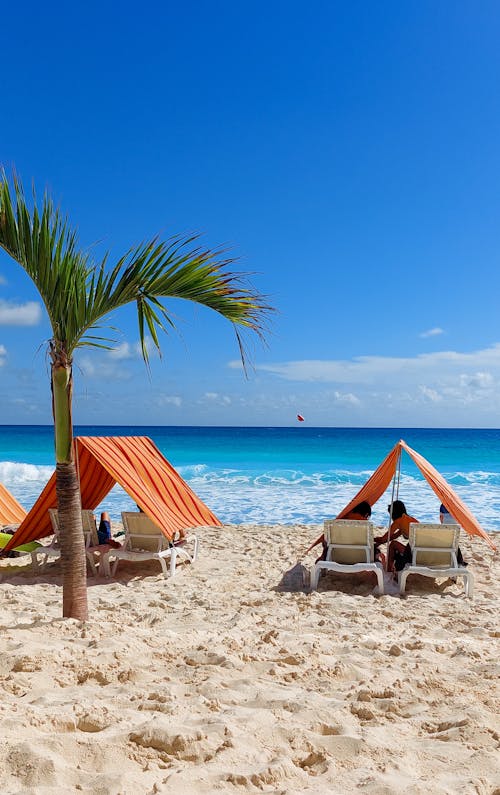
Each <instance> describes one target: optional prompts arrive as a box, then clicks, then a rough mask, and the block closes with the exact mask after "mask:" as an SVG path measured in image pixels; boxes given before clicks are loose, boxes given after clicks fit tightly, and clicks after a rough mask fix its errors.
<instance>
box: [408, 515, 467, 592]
mask: <svg viewBox="0 0 500 795" xmlns="http://www.w3.org/2000/svg"><path fill="white" fill-rule="evenodd" d="M409 536H410V540H409V544H410V547H411V550H412V560H411V563H408V564H407V565H406V566H405V568H404V569H403V570H402V571H400V572H399V576H398V579H399V593H400V594H403V593H404V592H405V587H406V580H407V578H408V577H409V575H410V574H421V575H423V576H424V577H434V578H438V577H444V578H447V577H463V579H464V588H465V595H466V596H468V597H470V598H471V599H472V596H473V593H474V577H473V576H472V572H470V571H468V570H467V569H466V568H465V567H464V566H459V565H458V561H457V551H458V541H459V536H460V526H459V525H457V524H424V523H423V522H419V523H418V524H411V525H410V533H409Z"/></svg>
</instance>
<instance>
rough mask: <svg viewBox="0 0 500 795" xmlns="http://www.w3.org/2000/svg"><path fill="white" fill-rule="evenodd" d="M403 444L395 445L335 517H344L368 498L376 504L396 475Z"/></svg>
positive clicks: (368, 500)
mask: <svg viewBox="0 0 500 795" xmlns="http://www.w3.org/2000/svg"><path fill="white" fill-rule="evenodd" d="M401 444H402V443H401V442H398V443H397V444H396V445H394V447H393V448H392V450H391V452H390V453H389V454H388V455H387V456H386V458H384V460H383V461H382V463H381V464H380V466H378V467H377V469H376V470H375V472H374V473H373V475H371V476H370V477H369V478H368V480H367V481H366V483H365V485H364V486H362V488H360V490H359V491H358V493H357V494H356V496H355V497H353V498H352V500H351V502H350V503H349V504H348V505H346V507H345V508H344V510H343V511H341V512H340V513H339V514H338V516H336V517H335V518H336V519H343V518H344V516H346V514H348V513H349V511H352V509H353V508H354V507H355V506H356V505H359V503H360V502H363V500H366V501H367V502H368V503H370V505H375V503H376V502H377V501H378V500H379V499H380V498H381V496H382V494H383V493H384V491H385V490H386V488H387V486H388V485H389V483H390V482H391V480H392V478H393V476H394V473H395V471H396V466H397V463H398V458H399V456H400V455H401Z"/></svg>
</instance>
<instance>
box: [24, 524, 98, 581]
mask: <svg viewBox="0 0 500 795" xmlns="http://www.w3.org/2000/svg"><path fill="white" fill-rule="evenodd" d="M49 515H50V521H51V522H52V529H53V531H54V537H53V539H52V542H51V544H49V545H48V546H46V547H45V546H40V547H38V549H37V550H36V552H35V553H34V554H36V556H37V557H38V556H40V561H39V563H38V565H39V568H40V570H41V571H43V569H44V567H45V565H46V564H47V562H48V560H49V559H50V560H57V559H58V558H60V557H61V547H60V546H59V515H58V512H57V509H56V508H49ZM82 524H83V535H84V538H85V555H86V557H87V560H88V562H89V565H90V569H91V571H92V574H93V575H94V577H95V576H97V574H98V571H97V567H96V563H97V562H99V574H100V573H101V568H102V574H104V576H105V577H109V576H110V572H109V563H108V552H109V547H108V546H106V545H105V544H99V539H98V537H97V528H96V524H95V517H94V513H93V511H90V510H87V509H85V510H82Z"/></svg>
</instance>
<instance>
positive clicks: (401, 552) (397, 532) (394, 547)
mask: <svg viewBox="0 0 500 795" xmlns="http://www.w3.org/2000/svg"><path fill="white" fill-rule="evenodd" d="M387 510H388V511H389V513H390V514H391V518H392V524H391V526H390V528H389V530H388V531H387V532H386V533H384V535H382V536H377V538H375V544H377V545H378V544H385V543H386V541H388V540H390V544H389V549H388V557H387V570H388V571H394V570H395V571H401V570H402V569H404V567H405V566H406V564H407V563H410V562H411V548H410V545H409V544H402V543H401V542H400V541H395V540H394V539H396V538H400V537H401V536H403V538H406V539H408V538H409V537H410V524H412V523H417V524H418V519H415V517H414V516H410V515H409V514H408V513H407V511H406V506H405V504H404V502H402V500H394V502H393V503H392V505H388V506H387Z"/></svg>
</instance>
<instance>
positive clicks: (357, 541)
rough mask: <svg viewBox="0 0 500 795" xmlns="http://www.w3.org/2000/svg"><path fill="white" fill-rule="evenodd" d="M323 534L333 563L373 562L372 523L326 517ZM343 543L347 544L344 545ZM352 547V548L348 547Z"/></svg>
mask: <svg viewBox="0 0 500 795" xmlns="http://www.w3.org/2000/svg"><path fill="white" fill-rule="evenodd" d="M324 534H325V538H326V541H327V544H328V545H329V546H331V548H332V553H331V560H333V561H334V562H335V563H347V564H349V563H366V562H367V548H368V562H373V524H372V522H368V521H361V520H354V519H326V520H325V523H324ZM344 545H347V546H345V548H343V547H344ZM348 547H354V548H348Z"/></svg>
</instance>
